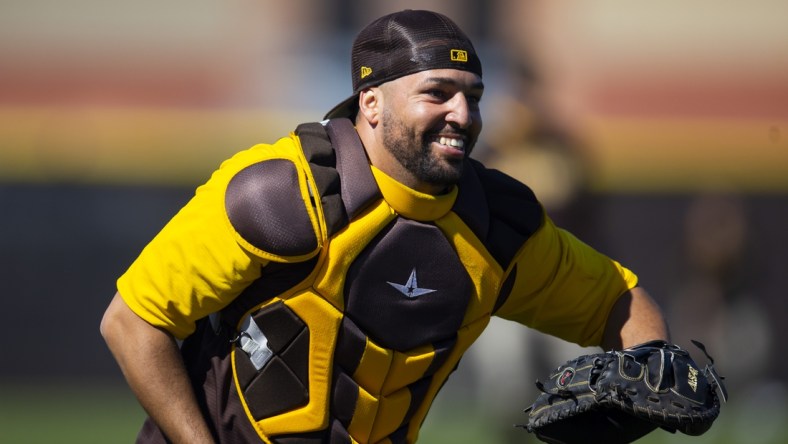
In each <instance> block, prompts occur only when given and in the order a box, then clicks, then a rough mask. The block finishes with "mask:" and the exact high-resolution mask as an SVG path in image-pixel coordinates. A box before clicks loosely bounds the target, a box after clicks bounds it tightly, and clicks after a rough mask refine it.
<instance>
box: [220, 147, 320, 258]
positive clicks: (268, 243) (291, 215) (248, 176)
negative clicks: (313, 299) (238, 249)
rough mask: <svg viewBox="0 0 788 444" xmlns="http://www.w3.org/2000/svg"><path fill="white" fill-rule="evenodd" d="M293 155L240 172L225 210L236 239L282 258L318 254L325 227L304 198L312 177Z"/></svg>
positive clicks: (254, 250)
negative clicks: (301, 172)
mask: <svg viewBox="0 0 788 444" xmlns="http://www.w3.org/2000/svg"><path fill="white" fill-rule="evenodd" d="M304 177H305V176H304V175H303V174H300V173H299V171H298V169H297V166H296V165H295V164H294V163H293V162H292V161H290V160H287V159H270V160H265V161H262V162H258V163H255V164H252V165H250V166H248V167H246V168H244V169H242V170H241V171H239V172H238V173H237V174H236V175H235V176H234V177H233V178H232V179H231V180H230V182H229V184H228V185H227V191H226V193H225V210H226V212H227V217H228V219H229V222H230V225H231V226H232V228H233V231H234V233H235V235H236V240H238V242H239V243H240V244H241V245H242V246H243V247H244V248H245V249H247V250H248V251H250V252H251V253H253V254H255V255H257V256H259V257H261V258H263V259H267V260H273V261H277V262H298V261H302V260H306V259H308V258H310V257H312V256H314V255H315V254H317V252H318V250H319V248H320V246H321V243H322V242H321V241H320V240H321V238H320V235H319V233H320V229H319V225H318V223H317V218H316V216H315V211H314V209H313V208H312V207H311V206H310V207H308V206H307V204H306V202H308V201H309V200H308V199H309V198H308V197H307V199H306V200H305V198H304V197H303V196H304V195H305V194H306V193H307V192H308V191H306V189H307V188H306V183H305V182H306V179H305V178H304Z"/></svg>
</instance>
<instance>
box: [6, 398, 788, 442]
mask: <svg viewBox="0 0 788 444" xmlns="http://www.w3.org/2000/svg"><path fill="white" fill-rule="evenodd" d="M468 405H469V404H468V402H465V403H463V402H457V400H456V399H447V400H442V399H441V398H440V397H439V398H438V400H437V401H436V404H435V406H434V409H433V411H432V412H431V414H430V416H429V417H428V418H427V421H426V423H425V424H424V428H423V429H422V433H421V439H420V441H419V442H420V443H427V444H450V443H451V444H458V443H472V444H480V443H481V444H508V443H536V442H538V441H536V440H535V439H534V438H533V437H532V436H529V435H528V434H527V433H526V432H525V431H523V430H521V429H517V428H514V427H513V426H512V424H513V422H512V421H511V420H510V419H511V418H508V419H501V418H494V417H489V416H492V415H484V414H483V413H479V412H474V411H473V409H469V408H463V406H468ZM785 414H786V411H785V409H784V408H779V409H773V408H764V409H762V410H758V409H752V408H749V407H748V406H747V404H746V403H740V404H734V403H730V404H728V405H726V406H725V407H724V409H723V414H722V415H721V416H720V418H719V419H718V421H717V423H716V424H715V426H714V428H712V430H711V431H709V432H708V433H706V434H705V435H703V436H700V437H687V436H684V435H672V434H670V433H667V432H663V431H661V430H658V431H655V432H653V433H652V434H650V435H648V436H646V437H645V438H644V439H642V440H641V441H639V442H641V443H643V444H675V443H691V444H702V443H704V444H705V443H714V444H783V443H786V442H788V424H786V421H785V420H786V418H785ZM144 416H145V415H144V412H143V411H142V409H141V408H140V407H139V406H138V405H137V403H136V401H135V400H134V398H133V397H132V395H131V394H130V392H129V391H128V389H126V388H125V387H117V386H101V387H90V388H85V387H80V386H68V387H64V386H53V387H37V388H36V387H30V386H24V387H20V386H13V385H9V384H1V385H0V443H2V444H114V443H120V444H122V443H133V442H134V438H135V436H136V433H137V430H138V428H139V426H140V424H141V422H142V420H143V418H144ZM513 417H514V418H517V415H513ZM588 442H589V443H593V439H591V438H589V441H588Z"/></svg>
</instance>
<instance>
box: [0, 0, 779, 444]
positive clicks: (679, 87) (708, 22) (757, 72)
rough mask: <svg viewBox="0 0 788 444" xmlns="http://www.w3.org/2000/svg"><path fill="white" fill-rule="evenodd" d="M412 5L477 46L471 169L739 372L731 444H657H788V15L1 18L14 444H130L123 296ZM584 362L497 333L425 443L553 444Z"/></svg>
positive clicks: (457, 4) (454, 6)
mask: <svg viewBox="0 0 788 444" xmlns="http://www.w3.org/2000/svg"><path fill="white" fill-rule="evenodd" d="M408 7H410V8H426V9H433V10H436V11H440V12H443V13H445V14H447V15H449V16H450V17H452V18H453V19H454V20H455V21H456V22H458V23H459V24H460V25H461V27H463V28H464V29H465V30H466V32H467V33H468V34H469V35H470V36H471V38H472V39H473V40H474V42H475V44H476V46H477V50H478V52H479V54H480V57H481V58H482V60H483V63H484V69H485V75H484V81H485V84H486V86H487V91H486V93H485V98H484V100H483V102H482V104H483V112H484V116H485V130H484V132H483V134H482V139H481V140H480V142H479V145H478V146H477V149H476V151H475V152H474V156H475V157H477V158H479V159H481V160H484V161H486V162H487V163H488V164H489V165H491V166H493V167H496V168H500V169H502V170H504V171H506V172H507V173H509V174H511V175H513V176H515V177H517V178H519V179H521V180H523V181H524V182H526V183H528V184H530V185H531V186H532V187H533V188H534V189H535V190H536V192H537V194H538V195H539V197H540V198H541V199H542V201H543V202H544V204H545V205H546V207H547V209H548V211H549V212H550V214H551V216H552V217H553V218H554V219H555V220H556V221H557V222H558V223H559V224H560V225H562V226H564V227H566V228H568V229H570V230H571V231H573V232H574V233H576V234H577V235H578V236H580V237H581V238H582V239H584V240H585V241H586V242H588V243H589V244H591V245H593V246H594V247H596V248H597V249H599V250H601V251H602V252H604V253H607V254H609V255H611V256H613V257H615V258H617V259H619V260H621V261H622V262H623V263H624V264H626V265H628V266H629V267H630V268H632V269H634V270H635V271H636V272H637V273H638V274H639V275H640V277H641V282H642V284H643V285H644V286H645V287H647V288H648V289H649V290H650V291H651V293H652V294H653V295H654V296H655V297H656V298H657V299H658V300H659V302H660V303H661V304H662V305H663V307H664V309H665V311H666V314H667V316H668V319H669V321H670V323H671V327H672V333H673V336H674V340H676V342H678V343H679V344H681V345H684V346H685V347H687V348H689V349H690V351H692V352H693V354H694V355H695V356H696V358H697V359H698V360H699V361H700V362H701V363H705V359H701V358H702V354H701V353H700V352H699V351H697V350H695V349H694V348H693V347H692V345H691V344H690V342H689V340H690V339H697V340H700V341H702V342H704V343H705V344H706V346H707V347H708V348H709V350H710V351H711V354H712V356H714V358H715V361H716V364H717V367H718V369H719V370H720V372H721V373H722V374H723V375H725V376H726V377H727V382H728V388H729V391H730V392H731V401H730V402H729V403H728V404H727V405H725V406H724V407H723V412H722V415H721V416H720V418H719V419H718V423H717V424H716V425H715V427H714V428H713V429H712V430H711V431H710V432H708V433H707V434H706V435H704V436H702V437H700V438H688V437H685V436H680V435H679V436H676V435H671V434H668V433H666V432H662V431H658V432H654V433H653V434H652V435H649V436H648V437H647V438H646V439H644V442H651V443H679V442H694V443H698V442H715V443H783V442H786V440H788V428H786V425H785V423H784V422H785V418H786V417H788V385H786V384H788V371H786V368H788V362H786V353H785V346H784V345H780V344H784V343H785V340H786V339H788V327H787V326H786V324H788V322H786V314H787V313H788V310H787V305H788V302H786V290H785V285H784V283H783V281H784V277H785V275H786V274H787V272H788V232H787V231H786V230H788V81H787V80H788V2H785V1H780V0H753V1H747V2H744V1H738V2H737V1H734V2H719V1H713V0H695V1H692V2H686V1H679V0H663V1H661V2H639V1H616V0H585V1H582V2H580V1H576V2H569V1H562V2H557V1H550V0H487V1H482V0H452V1H448V0H446V1H438V0H435V1H421V2H415V1H397V2H394V1H374V2H370V1H366V2H364V1H360V0H330V1H320V2H318V1H307V0H289V1H287V2H279V1H273V0H265V1H263V0H258V1H253V0H226V1H222V2H216V1H209V0H190V1H185V0H172V1H168V2H161V1H152V0H138V1H136V2H117V1H111V0H110V1H106V0H105V1H98V0H71V1H69V2H60V1H56V0H0V294H2V301H3V311H2V322H0V442H2V443H128V442H133V440H134V437H135V435H136V431H137V428H138V427H139V425H140V423H141V421H142V418H143V416H144V415H143V412H142V411H141V409H140V408H139V407H138V406H137V404H136V402H135V401H134V399H133V397H132V396H131V395H130V393H129V390H128V389H127V387H126V386H125V383H124V382H123V379H122V377H121V375H120V372H119V370H118V368H117V366H116V365H115V363H114V361H113V360H112V358H111V356H110V354H109V352H108V351H107V349H106V347H105V346H104V344H103V341H102V340H101V338H100V335H99V332H98V326H99V321H100V318H101V315H102V313H103V310H104V308H105V307H106V304H107V303H108V302H109V300H110V298H111V297H112V295H113V294H114V292H115V279H116V278H117V277H118V276H119V275H120V274H121V273H122V272H123V271H124V270H125V268H126V267H127V266H128V265H129V264H130V263H131V261H132V260H133V259H134V257H136V255H137V254H138V253H139V251H140V250H141V249H142V247H143V246H144V245H145V244H146V243H147V241H148V240H150V238H151V237H152V236H153V235H154V234H155V233H156V232H157V231H158V230H159V229H160V228H161V227H162V226H163V224H164V223H166V221H167V220H168V219H169V218H170V217H171V216H172V215H174V213H175V212H176V211H177V210H178V209H179V208H180V207H181V206H182V205H183V204H184V203H186V201H187V200H188V199H189V198H190V197H191V195H192V193H193V190H194V188H195V187H196V186H198V185H199V184H200V183H202V182H203V181H204V180H206V179H207V177H208V175H210V173H211V172H212V171H213V170H214V169H215V168H216V167H217V166H218V165H219V163H220V162H221V161H222V160H223V159H225V158H226V157H228V156H230V155H231V154H232V153H234V152H236V151H238V150H241V149H244V148H247V147H249V146H251V145H253V144H255V143H260V142H273V141H274V140H276V139H277V138H279V137H282V136H284V135H286V134H287V133H288V132H289V131H291V130H292V129H293V128H295V126H296V125H297V124H298V123H301V122H305V121H315V120H320V119H321V118H322V116H323V114H324V113H325V111H327V110H328V109H330V108H331V107H332V106H333V105H334V104H335V103H337V102H339V101H340V100H342V99H344V98H345V97H346V96H348V95H349V94H350V90H351V83H350V78H349V73H348V71H349V64H350V45H351V42H352V39H353V37H354V35H355V33H356V32H357V31H358V30H359V29H361V28H362V27H363V26H364V25H365V24H366V23H368V22H369V21H371V20H372V19H374V18H376V17H378V16H380V15H382V14H384V13H387V12H391V11H395V10H399V9H403V8H408ZM581 351H583V350H582V349H579V348H577V347H576V346H574V345H570V344H566V343H563V342H560V341H558V340H555V339H551V338H548V337H545V336H543V335H540V334H538V333H534V332H530V331H526V330H524V329H522V328H520V327H518V326H517V325H513V324H511V323H506V322H498V321H496V322H493V324H492V325H491V327H490V328H489V330H488V331H487V332H486V333H485V334H484V335H483V336H482V338H481V339H480V340H479V342H478V343H477V344H476V345H475V346H474V348H473V349H472V351H471V352H470V353H469V354H468V355H467V356H466V357H465V359H464V360H463V362H462V363H461V365H460V368H459V370H458V371H457V373H456V374H455V375H454V376H453V377H452V379H451V380H450V381H449V383H448V384H447V386H446V387H445V389H444V391H443V393H442V395H441V396H440V397H439V398H438V400H437V401H436V406H435V409H434V410H433V412H432V413H431V414H430V416H429V417H428V418H427V422H426V423H425V426H424V429H423V432H422V441H423V442H427V443H444V442H445V443H459V442H468V443H471V442H473V443H518V442H534V440H533V439H531V437H529V436H526V433H525V432H524V431H522V430H521V429H516V428H514V427H513V426H512V425H513V424H518V423H523V422H525V415H523V414H522V409H523V408H525V407H526V406H527V405H528V404H530V402H531V400H532V399H533V398H534V397H535V396H536V389H535V387H534V385H533V381H534V380H535V379H537V378H539V377H544V375H545V374H546V373H547V372H548V371H549V370H550V369H552V368H553V367H554V366H556V365H557V364H558V363H559V362H561V361H563V360H565V359H569V358H571V357H573V356H575V355H576V354H578V353H579V352H581ZM529 439H530V441H528V440H529Z"/></svg>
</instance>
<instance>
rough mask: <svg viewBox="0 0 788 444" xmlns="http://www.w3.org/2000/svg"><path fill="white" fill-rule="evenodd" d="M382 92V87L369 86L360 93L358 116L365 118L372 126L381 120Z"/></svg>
mask: <svg viewBox="0 0 788 444" xmlns="http://www.w3.org/2000/svg"><path fill="white" fill-rule="evenodd" d="M381 99H382V94H381V91H380V88H375V87H372V88H367V89H364V90H362V91H361V92H360V93H359V95H358V117H360V118H363V119H364V120H366V121H367V122H369V124H370V125H371V126H375V125H377V124H378V122H379V121H380V114H381Z"/></svg>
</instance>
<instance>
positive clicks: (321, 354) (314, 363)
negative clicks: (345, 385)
mask: <svg viewBox="0 0 788 444" xmlns="http://www.w3.org/2000/svg"><path fill="white" fill-rule="evenodd" d="M284 302H285V304H286V305H287V306H288V307H289V308H290V309H291V310H293V312H294V313H295V314H297V315H298V316H299V317H300V318H301V319H303V321H304V322H305V323H306V324H307V325H308V326H309V403H308V404H307V405H306V406H304V407H302V408H299V409H296V410H293V411H290V412H286V413H283V414H281V415H278V416H274V417H271V418H266V419H263V420H261V421H259V422H258V423H257V426H258V431H259V432H261V433H263V434H267V435H269V436H271V435H278V434H283V433H294V432H309V431H317V430H322V429H324V428H326V427H327V426H328V412H329V405H330V402H329V399H330V389H331V359H332V357H333V355H334V347H335V345H336V344H335V338H336V337H337V335H338V332H339V324H340V321H341V319H342V313H340V312H339V311H337V310H336V309H335V308H334V307H333V306H332V305H331V304H329V303H328V302H326V300H325V299H323V298H321V297H320V296H319V295H317V294H314V293H308V292H307V293H302V294H298V295H295V296H293V297H292V298H290V299H287V300H285V301H284ZM244 409H246V410H247V415H248V414H249V412H248V409H247V408H246V406H244Z"/></svg>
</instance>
